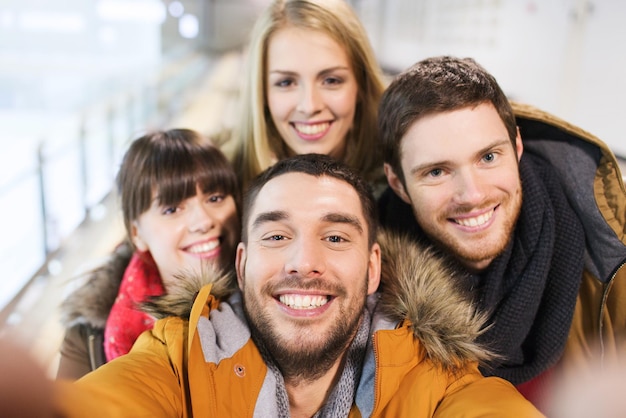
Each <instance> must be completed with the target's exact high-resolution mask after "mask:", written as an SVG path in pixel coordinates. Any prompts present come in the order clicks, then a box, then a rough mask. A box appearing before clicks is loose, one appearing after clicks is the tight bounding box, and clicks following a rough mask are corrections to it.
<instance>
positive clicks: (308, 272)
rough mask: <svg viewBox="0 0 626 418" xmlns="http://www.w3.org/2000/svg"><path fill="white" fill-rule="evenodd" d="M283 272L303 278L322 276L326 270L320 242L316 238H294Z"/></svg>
mask: <svg viewBox="0 0 626 418" xmlns="http://www.w3.org/2000/svg"><path fill="white" fill-rule="evenodd" d="M285 270H286V271H285V272H286V273H287V274H298V275H300V276H303V277H314V276H319V275H322V274H323V273H324V271H325V270H326V265H325V259H324V248H323V245H322V242H321V241H320V240H319V239H317V238H309V239H306V238H304V237H298V238H296V239H295V240H294V243H293V244H292V245H291V248H290V252H289V255H288V259H287V262H286V263H285Z"/></svg>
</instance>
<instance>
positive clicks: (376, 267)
mask: <svg viewBox="0 0 626 418" xmlns="http://www.w3.org/2000/svg"><path fill="white" fill-rule="evenodd" d="M380 264H381V252H380V245H378V243H377V242H376V243H374V245H372V248H371V250H370V260H369V266H368V271H367V280H368V282H367V294H368V295H371V294H372V293H374V292H375V291H376V290H377V289H378V285H379V284H380V271H381V267H380Z"/></svg>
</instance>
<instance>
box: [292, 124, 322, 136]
mask: <svg viewBox="0 0 626 418" xmlns="http://www.w3.org/2000/svg"><path fill="white" fill-rule="evenodd" d="M294 126H295V127H296V130H297V131H298V132H301V133H303V134H305V135H317V134H319V133H321V132H324V131H325V130H326V129H328V127H329V126H330V123H329V122H324V123H316V124H313V125H311V124H308V123H294Z"/></svg>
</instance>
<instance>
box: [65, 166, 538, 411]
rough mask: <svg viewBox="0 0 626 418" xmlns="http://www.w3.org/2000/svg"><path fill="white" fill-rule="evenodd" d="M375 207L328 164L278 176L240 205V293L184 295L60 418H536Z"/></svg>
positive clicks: (423, 255) (447, 275)
mask: <svg viewBox="0 0 626 418" xmlns="http://www.w3.org/2000/svg"><path fill="white" fill-rule="evenodd" d="M375 207H376V204H375V201H374V198H373V196H372V194H371V192H370V190H369V187H368V186H367V185H366V184H365V183H364V182H363V180H361V179H360V178H359V177H358V176H356V175H355V174H354V173H353V172H352V171H350V169H348V168H347V167H346V166H344V165H343V164H341V163H338V162H336V161H334V160H332V159H331V158H330V157H327V156H322V155H301V156H296V157H293V158H289V159H286V160H283V161H280V162H278V163H276V164H275V165H274V166H273V167H271V168H270V169H268V170H267V171H266V172H265V173H264V174H262V175H261V176H260V177H259V178H258V179H257V180H256V181H255V182H254V183H253V184H252V185H251V188H250V190H249V191H248V193H247V195H246V199H245V201H244V206H243V222H242V225H243V234H242V243H240V244H239V247H238V250H237V256H236V261H235V271H236V280H235V278H234V277H233V275H231V274H224V275H217V274H214V273H212V272H210V271H205V272H203V273H204V274H199V275H198V278H199V283H198V286H197V288H193V287H187V286H189V285H187V284H185V283H188V281H187V280H181V286H185V288H183V287H181V289H179V291H174V292H170V293H169V294H168V295H166V296H163V297H161V299H159V300H157V301H154V302H153V303H152V304H151V305H150V306H149V308H150V309H151V311H152V312H158V314H157V316H158V317H161V318H162V319H160V320H158V321H157V322H156V324H155V326H154V329H153V330H152V331H147V332H145V333H144V334H142V336H141V337H140V338H139V340H138V341H137V342H136V344H135V346H134V347H133V349H132V350H131V352H130V353H129V354H127V355H125V356H122V357H120V358H118V359H116V360H114V361H112V362H110V363H108V364H106V365H104V366H102V367H100V368H99V369H97V370H96V371H94V372H92V373H90V374H88V375H87V376H85V377H83V378H82V379H81V380H79V381H77V382H76V383H74V384H66V383H64V382H61V383H59V386H58V389H59V391H58V397H57V401H58V406H59V409H60V410H61V411H62V414H63V415H65V416H76V417H85V416H90V417H96V416H107V417H192V416H195V417H290V416H291V417H333V418H335V417H361V416H373V417H385V416H387V417H409V416H410V417H446V416H448V417H478V416H480V417H487V416H493V417H508V416H509V417H535V416H541V414H540V413H539V412H538V411H537V410H536V409H535V408H534V407H533V406H532V405H531V404H530V403H529V402H527V401H526V400H525V399H524V398H523V397H522V396H521V395H520V394H519V393H518V392H517V391H516V389H515V388H514V387H513V386H512V385H511V384H510V383H508V382H506V381H504V380H502V379H500V378H495V377H491V378H486V377H483V376H482V375H481V374H480V372H479V371H478V365H479V363H481V362H482V361H485V360H487V359H489V358H490V353H489V351H488V350H485V349H484V348H482V347H481V346H480V345H478V344H476V343H475V339H476V337H477V335H479V334H480V333H481V330H482V326H483V323H484V317H483V316H482V315H481V314H478V313H477V312H476V311H475V310H474V308H473V306H472V305H471V304H470V303H469V302H468V301H467V300H466V299H465V298H464V296H463V293H462V292H461V291H459V290H458V289H457V288H456V284H455V282H454V277H453V276H452V274H451V272H450V271H449V270H448V269H447V268H446V267H445V264H444V263H443V262H442V261H441V260H439V259H438V258H436V257H435V256H434V255H433V254H432V253H431V252H429V250H427V249H424V248H421V247H418V246H416V245H415V244H409V243H408V242H404V241H403V240H402V239H400V238H398V237H393V236H386V235H385V234H378V232H377V224H376V222H377V221H376V211H375ZM381 260H382V263H381ZM381 270H382V271H381ZM381 277H382V280H381ZM207 281H208V283H200V282H207ZM198 288H200V290H199V291H198Z"/></svg>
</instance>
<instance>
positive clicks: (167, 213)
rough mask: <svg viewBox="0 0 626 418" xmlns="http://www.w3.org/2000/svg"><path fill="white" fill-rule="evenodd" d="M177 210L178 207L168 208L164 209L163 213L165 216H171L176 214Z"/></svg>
mask: <svg viewBox="0 0 626 418" xmlns="http://www.w3.org/2000/svg"><path fill="white" fill-rule="evenodd" d="M176 209H177V208H176V206H168V207H165V208H163V210H162V211H161V213H163V215H171V214H172V213H176Z"/></svg>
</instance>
